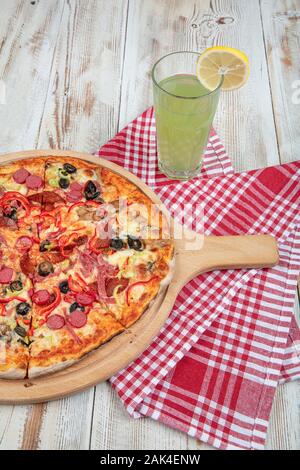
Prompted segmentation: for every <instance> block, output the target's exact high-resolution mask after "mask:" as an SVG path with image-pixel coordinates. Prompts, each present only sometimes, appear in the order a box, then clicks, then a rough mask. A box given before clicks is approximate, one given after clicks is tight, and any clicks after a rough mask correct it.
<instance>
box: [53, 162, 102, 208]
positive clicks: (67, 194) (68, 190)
mask: <svg viewBox="0 0 300 470" xmlns="http://www.w3.org/2000/svg"><path fill="white" fill-rule="evenodd" d="M45 168H46V169H45V190H46V191H54V192H55V194H58V195H59V196H60V197H61V198H62V199H63V200H64V201H65V202H66V203H69V204H73V203H76V202H79V201H92V200H93V201H95V200H99V199H100V197H101V183H100V181H99V175H100V169H99V166H98V165H94V164H92V163H89V162H86V161H84V160H80V159H77V158H71V157H70V158H69V157H68V158H63V157H61V158H57V157H53V158H51V157H50V158H47V161H46V166H45Z"/></svg>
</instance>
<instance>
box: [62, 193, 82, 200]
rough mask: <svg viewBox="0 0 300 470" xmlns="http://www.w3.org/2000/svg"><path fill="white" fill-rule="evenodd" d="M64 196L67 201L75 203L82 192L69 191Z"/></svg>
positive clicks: (79, 198)
mask: <svg viewBox="0 0 300 470" xmlns="http://www.w3.org/2000/svg"><path fill="white" fill-rule="evenodd" d="M66 198H67V201H68V202H72V203H75V202H78V201H80V200H81V198H82V194H81V192H80V191H70V192H69V193H67V194H66Z"/></svg>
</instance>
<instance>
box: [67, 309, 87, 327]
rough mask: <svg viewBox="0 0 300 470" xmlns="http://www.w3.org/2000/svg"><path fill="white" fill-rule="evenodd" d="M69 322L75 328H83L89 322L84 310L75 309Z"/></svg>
mask: <svg viewBox="0 0 300 470" xmlns="http://www.w3.org/2000/svg"><path fill="white" fill-rule="evenodd" d="M68 322H69V323H70V325H71V326H73V328H82V327H83V326H84V325H86V322H87V317H86V314H85V313H84V312H83V311H82V310H74V312H72V313H71V314H70V316H69V318H68Z"/></svg>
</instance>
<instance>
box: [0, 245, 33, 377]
mask: <svg viewBox="0 0 300 470" xmlns="http://www.w3.org/2000/svg"><path fill="white" fill-rule="evenodd" d="M16 258H17V257H16V252H15V250H10V249H9V248H7V246H5V250H2V258H1V267H0V377H1V378H24V377H25V376H26V372H27V364H28V359H29V345H30V339H29V338H30V328H31V316H32V302H31V295H32V292H33V289H32V287H33V286H32V283H31V281H30V279H29V278H28V277H27V276H26V275H24V273H23V272H22V271H21V270H20V266H19V262H18V260H16Z"/></svg>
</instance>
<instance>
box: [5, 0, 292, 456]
mask: <svg viewBox="0 0 300 470" xmlns="http://www.w3.org/2000/svg"><path fill="white" fill-rule="evenodd" d="M299 34H300V0H287V1H284V0H280V1H274V0H262V1H261V2H260V1H259V0H251V1H248V0H218V1H217V0H216V1H213V0H212V1H206V0H201V1H200V0H197V1H192V0H170V1H165V0H110V1H109V2H108V1H106V0H69V1H67V0H47V2H45V1H43V0H36V1H29V0H28V1H27V0H1V2H0V84H1V88H0V153H4V152H9V151H14V150H17V149H29V148H47V147H52V148H59V147H60V148H63V149H64V148H71V149H74V150H82V151H87V152H93V151H95V150H96V149H97V148H98V147H99V146H100V145H101V144H102V143H104V142H105V141H106V140H107V139H108V138H110V137H112V136H113V135H114V134H115V133H116V131H117V130H118V129H120V128H121V127H122V126H123V125H125V124H126V123H127V122H129V121H130V120H131V119H132V118H134V117H135V116H136V115H137V114H139V113H140V112H142V111H143V110H144V109H145V108H146V107H147V106H148V105H150V104H151V103H152V95H151V80H150V69H151V65H152V64H153V62H154V61H155V60H156V59H157V58H158V57H160V56H161V55H162V54H164V53H167V52H169V51H173V50H184V49H189V50H199V49H201V48H202V47H207V46H210V45H214V44H228V45H231V46H235V47H238V48H240V49H242V50H244V51H245V52H246V53H247V54H248V55H249V57H250V61H251V75H250V79H249V82H248V84H247V86H246V87H244V88H242V89H241V90H239V91H238V92H236V93H230V94H225V93H224V94H223V95H222V98H221V102H220V106H219V109H218V113H217V116H216V120H215V127H216V128H217V130H218V132H219V134H220V136H221V137H222V139H223V141H224V143H225V146H226V148H227V149H228V152H229V154H230V155H231V157H232V159H233V163H234V166H235V168H236V169H238V170H245V169H251V168H255V167H263V166H266V165H271V164H276V163H278V162H280V161H282V162H283V161H290V160H294V159H297V158H299V146H300V145H299V144H300V142H299V131H298V129H299V115H300V92H298V93H297V87H299V90H300V83H298V82H299V81H300V70H299V67H300V66H299V52H300V51H299V49H300V45H299ZM1 80H2V82H1ZM3 84H4V85H5V96H4V95H3V93H2V92H1V90H2V89H3ZM4 98H5V99H4ZM296 311H297V312H298V314H299V307H297V308H296ZM20 448H24V449H88V448H92V449H122V448H123V449H206V448H209V447H208V446H207V445H205V444H203V443H201V442H199V441H197V440H195V439H192V438H189V437H187V436H186V435H185V434H183V433H180V432H177V431H174V430H172V429H169V428H167V427H166V426H164V425H161V424H159V423H156V422H154V421H152V420H150V419H141V420H133V419H131V418H129V417H128V415H127V413H126V411H125V410H124V409H123V407H122V405H121V404H120V401H119V399H118V398H117V396H116V395H115V393H114V392H113V390H112V389H111V387H110V386H109V384H107V383H105V384H101V385H99V386H97V387H96V388H95V389H91V390H88V391H86V392H84V393H82V394H79V395H77V396H75V397H71V398H66V399H64V400H60V401H57V402H53V403H48V404H42V405H35V406H22V407H13V406H2V407H0V449H20ZM267 448H268V449H300V383H299V382H295V383H291V384H287V385H285V386H282V387H280V388H279V389H278V392H277V396H276V399H275V402H274V406H273V411H272V419H271V423H270V428H269V434H268V441H267Z"/></svg>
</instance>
